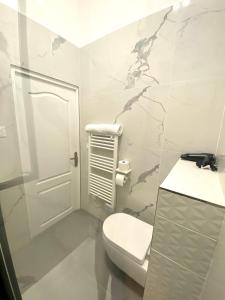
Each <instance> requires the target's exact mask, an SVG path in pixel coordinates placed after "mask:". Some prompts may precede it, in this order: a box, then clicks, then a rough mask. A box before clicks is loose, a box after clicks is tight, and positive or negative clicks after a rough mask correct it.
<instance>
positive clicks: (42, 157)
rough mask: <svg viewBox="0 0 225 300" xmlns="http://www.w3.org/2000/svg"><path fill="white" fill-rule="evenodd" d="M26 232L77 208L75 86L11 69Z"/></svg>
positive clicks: (37, 228)
mask: <svg viewBox="0 0 225 300" xmlns="http://www.w3.org/2000/svg"><path fill="white" fill-rule="evenodd" d="M12 78H13V83H14V103H15V111H16V118H17V129H18V137H19V144H20V154H21V163H22V169H23V175H24V176H25V177H26V176H27V178H32V179H31V180H30V179H29V181H28V182H27V183H25V197H26V202H27V208H28V218H29V224H30V231H31V236H32V237H33V236H35V235H37V234H38V233H40V232H42V231H43V230H45V229H46V228H48V227H49V226H51V225H52V224H54V223H56V222H57V221H59V220H60V219H62V218H63V217H65V216H66V215H68V214H69V213H71V212H72V211H73V210H75V209H79V208H80V164H79V161H78V158H79V157H80V155H79V109H78V89H77V88H76V87H75V86H73V85H70V84H67V83H64V82H61V81H58V80H54V79H51V78H48V77H45V76H42V75H39V74H38V75H36V73H32V72H27V71H22V70H20V69H18V68H12Z"/></svg>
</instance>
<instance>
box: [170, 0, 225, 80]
mask: <svg viewBox="0 0 225 300" xmlns="http://www.w3.org/2000/svg"><path fill="white" fill-rule="evenodd" d="M224 25H225V5H224V2H222V1H220V0H219V1H218V0H216V1H213V0H211V1H204V0H200V1H192V2H191V5H190V6H187V7H185V8H183V9H181V10H180V11H179V13H178V16H177V35H176V46H175V55H174V57H175V59H174V66H173V81H183V80H194V79H207V78H214V77H220V76H224V64H225V60H224V55H223V53H224V50H225V41H224V39H223V38H222V36H221V29H222V28H223V27H224Z"/></svg>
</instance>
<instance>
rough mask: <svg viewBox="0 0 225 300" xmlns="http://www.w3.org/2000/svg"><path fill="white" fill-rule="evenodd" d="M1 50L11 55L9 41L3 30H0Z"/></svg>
mask: <svg viewBox="0 0 225 300" xmlns="http://www.w3.org/2000/svg"><path fill="white" fill-rule="evenodd" d="M0 51H1V52H3V53H4V54H5V55H6V56H7V57H9V53H8V42H7V39H6V38H5V36H4V34H3V33H2V32H0Z"/></svg>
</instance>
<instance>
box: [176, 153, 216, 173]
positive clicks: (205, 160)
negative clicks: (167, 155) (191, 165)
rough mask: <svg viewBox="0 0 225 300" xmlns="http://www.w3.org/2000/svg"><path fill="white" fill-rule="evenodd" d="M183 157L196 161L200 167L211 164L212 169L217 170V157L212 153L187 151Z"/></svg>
mask: <svg viewBox="0 0 225 300" xmlns="http://www.w3.org/2000/svg"><path fill="white" fill-rule="evenodd" d="M181 159H184V160H189V161H195V162H196V166H198V167H199V168H201V167H206V166H210V169H211V170H212V171H217V166H216V157H215V155H214V154H212V153H186V154H182V155H181Z"/></svg>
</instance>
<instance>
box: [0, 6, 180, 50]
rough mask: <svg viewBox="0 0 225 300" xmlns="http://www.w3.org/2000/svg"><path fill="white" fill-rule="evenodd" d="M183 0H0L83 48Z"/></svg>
mask: <svg viewBox="0 0 225 300" xmlns="http://www.w3.org/2000/svg"><path fill="white" fill-rule="evenodd" d="M180 1H182V0H18V4H17V0H0V2H3V3H5V4H7V5H8V6H10V7H12V8H14V9H17V6H19V8H20V11H21V12H22V13H23V14H25V15H27V16H28V17H29V18H31V19H33V20H34V21H36V22H37V23H40V24H41V25H43V26H45V27H47V28H48V29H50V30H51V31H53V32H55V33H57V34H59V35H61V36H62V37H64V38H66V39H67V40H68V41H70V42H71V43H73V44H74V45H76V46H78V47H83V46H84V45H86V44H89V43H91V42H93V41H95V40H96V39H99V38H101V37H103V36H104V35H106V34H108V33H110V32H113V31H115V30H117V29H119V28H121V27H123V26H126V25H128V24H130V23H132V22H134V21H137V20H139V19H141V18H143V17H145V16H147V15H149V14H151V13H154V12H156V11H159V10H161V9H163V8H166V7H168V6H170V5H173V4H175V3H178V2H180Z"/></svg>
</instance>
